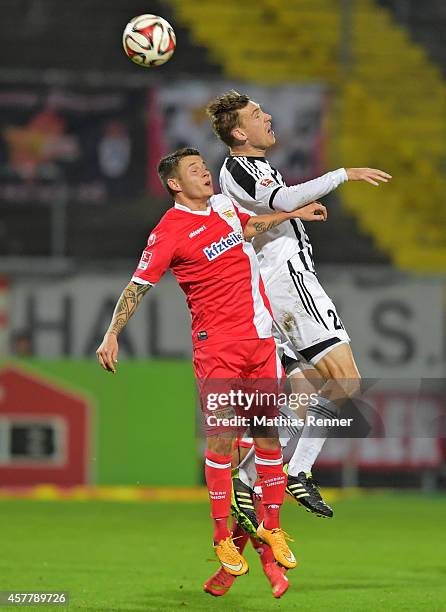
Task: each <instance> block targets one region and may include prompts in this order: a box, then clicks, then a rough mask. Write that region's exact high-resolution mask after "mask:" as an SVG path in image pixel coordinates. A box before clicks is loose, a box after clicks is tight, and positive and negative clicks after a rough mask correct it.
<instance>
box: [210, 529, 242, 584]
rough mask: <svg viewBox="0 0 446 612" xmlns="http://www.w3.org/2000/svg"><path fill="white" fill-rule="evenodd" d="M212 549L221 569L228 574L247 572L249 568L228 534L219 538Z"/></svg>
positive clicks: (234, 574)
mask: <svg viewBox="0 0 446 612" xmlns="http://www.w3.org/2000/svg"><path fill="white" fill-rule="evenodd" d="M214 550H215V554H216V555H217V557H218V559H219V561H220V563H221V565H222V567H223V569H224V570H225V571H226V572H228V574H231V575H232V576H241V575H242V574H246V573H247V571H248V569H249V568H248V564H247V562H246V559H245V558H244V557H243V556H242V555H241V554H240V552H239V550H238V548H237V547H236V545H235V544H234V541H233V539H232V537H231V536H228V537H227V538H226V540H220V542H219V543H218V544H216V545H215V546H214Z"/></svg>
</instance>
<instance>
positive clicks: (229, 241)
mask: <svg viewBox="0 0 446 612" xmlns="http://www.w3.org/2000/svg"><path fill="white" fill-rule="evenodd" d="M241 242H243V234H242V233H241V232H231V233H230V234H228V235H227V236H224V237H223V238H220V240H219V241H218V242H213V243H212V244H211V245H209V246H207V247H204V249H203V253H204V254H205V255H206V257H207V258H208V260H209V261H212V260H213V259H215V258H216V257H219V256H220V255H222V254H223V253H225V252H226V251H229V249H232V248H233V247H235V246H237V245H238V244H240V243H241Z"/></svg>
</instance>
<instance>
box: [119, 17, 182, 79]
mask: <svg viewBox="0 0 446 612" xmlns="http://www.w3.org/2000/svg"><path fill="white" fill-rule="evenodd" d="M122 44H123V46H124V51H125V52H126V54H127V56H128V57H129V58H130V59H131V60H132V62H135V64H138V66H144V68H151V67H152V66H161V65H162V64H165V63H166V62H167V60H169V59H170V58H171V57H172V55H173V53H174V51H175V47H176V36H175V32H174V31H173V28H172V26H171V25H170V23H169V22H168V21H166V20H165V19H163V18H162V17H158V15H139V16H138V17H134V18H133V19H131V20H130V21H129V22H128V24H127V25H126V26H125V30H124V33H123V35H122Z"/></svg>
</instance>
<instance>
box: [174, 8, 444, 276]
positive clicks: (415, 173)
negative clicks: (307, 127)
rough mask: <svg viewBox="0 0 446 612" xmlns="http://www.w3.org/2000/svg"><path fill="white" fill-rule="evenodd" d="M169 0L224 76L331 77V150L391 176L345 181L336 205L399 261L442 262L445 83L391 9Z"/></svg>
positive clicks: (271, 79)
mask: <svg viewBox="0 0 446 612" xmlns="http://www.w3.org/2000/svg"><path fill="white" fill-rule="evenodd" d="M170 2H171V4H172V5H173V6H174V7H175V10H176V14H177V18H178V19H180V21H181V22H182V23H184V24H185V25H187V26H188V27H189V28H190V31H191V35H192V38H193V40H194V41H195V42H196V43H198V44H201V45H204V46H206V47H207V48H208V49H209V53H210V57H211V58H212V59H213V60H214V61H216V62H218V63H221V64H222V65H223V67H224V69H225V71H226V73H227V75H228V76H229V77H231V78H236V79H247V80H251V81H253V82H258V83H264V84H267V83H269V84H274V83H277V82H280V81H297V80H298V81H300V82H302V81H305V80H312V81H314V80H319V81H320V80H323V81H326V82H328V83H329V85H330V87H331V90H332V92H333V94H334V95H333V96H332V97H331V100H332V103H331V115H330V118H329V129H330V138H329V143H330V145H329V146H330V154H331V157H332V159H333V160H336V162H337V163H339V161H341V163H343V164H344V165H346V166H351V165H369V166H374V167H378V168H382V169H385V170H387V171H389V172H390V173H391V174H393V175H394V180H393V182H392V183H391V184H389V185H387V186H386V189H385V191H384V190H383V191H379V192H377V191H374V190H373V189H372V188H370V189H367V188H364V186H363V185H351V186H349V187H348V188H345V189H344V190H343V192H342V195H343V202H344V206H345V207H346V209H347V210H349V211H350V212H352V213H353V214H354V215H356V217H357V219H358V222H359V224H360V227H361V229H362V230H364V231H365V232H367V233H369V234H370V235H371V236H372V237H373V239H374V241H375V244H376V245H377V246H378V247H379V248H380V249H382V250H383V251H384V252H385V253H387V254H388V255H389V256H390V258H391V259H392V261H393V262H394V263H395V264H396V265H397V266H399V267H400V268H402V269H407V270H413V271H420V272H421V271H427V272H436V271H443V270H444V269H446V230H445V227H446V223H445V222H446V207H445V206H444V202H445V200H446V182H445V180H444V178H443V172H444V162H445V159H446V156H445V154H446V121H445V112H446V84H445V82H444V80H443V78H442V76H441V72H440V70H439V68H437V67H436V66H435V65H434V64H433V63H432V62H431V61H430V60H429V58H428V56H427V54H426V52H425V51H424V50H423V49H422V48H421V47H419V46H417V45H416V44H415V43H414V42H412V41H411V40H410V38H409V36H408V34H407V33H406V31H405V30H404V29H403V28H401V27H400V26H399V25H398V24H397V23H396V22H395V21H394V20H393V19H392V16H391V14H390V12H389V11H388V10H386V9H385V8H382V7H381V6H379V5H378V4H377V3H375V2H373V0H355V1H354V2H351V14H345V13H344V14H343V13H342V10H341V3H340V2H339V1H338V0H288V1H287V2H283V0H262V1H261V2H259V1H254V0H250V1H247V2H243V3H240V2H239V1H238V0H227V1H226V2H225V4H224V5H222V6H221V7H220V10H219V19H218V21H216V20H215V19H214V18H212V17H211V16H212V15H214V16H215V3H214V2H213V0H202V2H200V11H197V10H196V3H195V2H194V0H170ZM378 31H379V34H380V36H379V45H377V44H376V32H378ZM349 32H351V33H352V34H351V36H349V34H348V33H349ZM229 39H230V40H231V45H228V44H227V41H228V40H229ZM395 74H398V80H397V81H395Z"/></svg>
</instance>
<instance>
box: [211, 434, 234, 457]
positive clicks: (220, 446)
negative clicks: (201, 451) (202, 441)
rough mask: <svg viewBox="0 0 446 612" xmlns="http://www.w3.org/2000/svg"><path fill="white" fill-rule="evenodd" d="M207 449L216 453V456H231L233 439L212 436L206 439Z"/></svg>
mask: <svg viewBox="0 0 446 612" xmlns="http://www.w3.org/2000/svg"><path fill="white" fill-rule="evenodd" d="M207 447H208V450H210V451H212V452H213V453H216V454H217V455H231V454H232V449H233V447H234V439H233V438H219V437H218V436H215V437H214V436H212V437H210V438H208V441H207Z"/></svg>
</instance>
